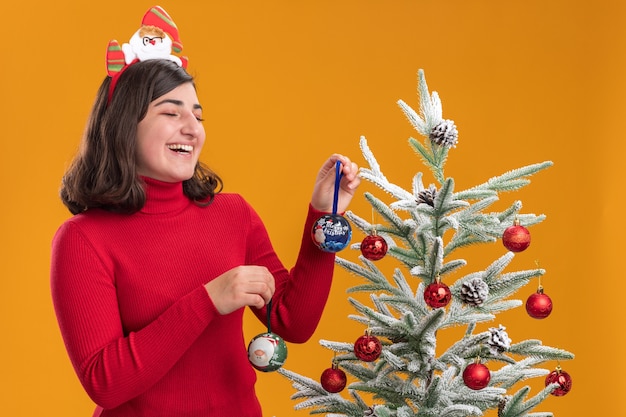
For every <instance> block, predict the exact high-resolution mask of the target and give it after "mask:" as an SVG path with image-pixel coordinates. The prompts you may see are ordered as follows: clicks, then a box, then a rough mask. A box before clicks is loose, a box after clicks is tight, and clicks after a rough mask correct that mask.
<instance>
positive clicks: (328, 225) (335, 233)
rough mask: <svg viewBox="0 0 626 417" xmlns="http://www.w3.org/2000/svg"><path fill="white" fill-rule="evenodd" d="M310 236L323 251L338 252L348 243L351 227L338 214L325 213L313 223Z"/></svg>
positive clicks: (350, 236)
mask: <svg viewBox="0 0 626 417" xmlns="http://www.w3.org/2000/svg"><path fill="white" fill-rule="evenodd" d="M311 237H312V238H313V242H314V243H315V244H316V245H317V247H318V248H320V249H321V250H323V251H324V252H339V251H340V250H342V249H344V248H345V247H346V246H348V243H350V239H351V238H352V228H351V227H350V223H348V221H347V220H346V219H345V218H344V217H343V216H342V215H340V214H326V215H324V216H322V217H320V218H319V219H317V221H316V222H315V223H314V224H313V229H312V230H311Z"/></svg>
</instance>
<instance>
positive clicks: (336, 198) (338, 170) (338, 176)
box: [333, 161, 343, 215]
mask: <svg viewBox="0 0 626 417" xmlns="http://www.w3.org/2000/svg"><path fill="white" fill-rule="evenodd" d="M341 177H343V172H341V161H337V163H336V164H335V194H334V195H333V215H335V214H337V204H338V202H339V184H340V183H341Z"/></svg>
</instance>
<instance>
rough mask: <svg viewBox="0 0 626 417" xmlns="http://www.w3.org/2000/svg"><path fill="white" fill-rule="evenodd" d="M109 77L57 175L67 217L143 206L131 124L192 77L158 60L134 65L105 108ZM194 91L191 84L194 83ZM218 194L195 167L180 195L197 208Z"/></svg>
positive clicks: (208, 175)
mask: <svg viewBox="0 0 626 417" xmlns="http://www.w3.org/2000/svg"><path fill="white" fill-rule="evenodd" d="M110 83H111V78H110V77H106V78H105V79H104V81H103V82H102V84H101V85H100V89H99V90H98V93H97V95H96V100H95V103H94V105H93V108H92V110H91V115H90V116H89V119H88V122H87V128H86V131H85V133H84V135H83V139H82V142H81V145H80V149H79V152H78V155H77V156H76V157H75V158H74V160H73V161H72V163H71V165H70V167H69V168H68V170H67V171H66V173H65V175H64V176H63V180H62V184H61V191H60V195H61V200H62V201H63V204H65V206H66V207H67V208H68V209H69V211H70V212H71V213H72V214H77V213H80V212H83V211H86V210H89V209H90V208H96V207H99V208H102V209H105V210H109V211H115V212H122V213H134V212H136V211H139V210H140V209H141V208H142V207H143V205H144V204H145V201H146V194H145V191H144V184H143V181H142V180H141V178H140V177H139V175H138V174H137V165H136V155H135V152H136V144H137V140H136V138H137V124H138V123H139V122H140V121H141V120H142V119H143V118H144V117H145V115H146V112H147V110H148V105H149V104H150V102H152V101H153V100H155V99H157V98H159V97H161V96H162V95H164V94H166V93H168V92H170V91H172V90H173V89H174V88H176V87H178V86H179V85H181V84H184V83H192V84H193V77H192V76H191V75H189V74H188V73H187V71H185V70H184V69H183V68H181V67H179V66H178V65H177V64H175V63H173V62H171V61H168V60H162V59H153V60H148V61H143V62H137V63H135V64H133V65H130V66H129V67H128V68H126V70H125V71H124V72H123V73H122V74H121V75H120V77H119V80H118V83H117V85H116V86H115V91H114V92H113V96H112V98H111V101H110V103H108V104H107V99H108V93H109V85H110ZM194 86H195V84H194ZM221 189H222V180H221V179H220V178H219V177H218V176H217V174H215V173H214V172H212V171H211V170H210V169H209V168H208V167H206V166H205V165H204V164H202V163H200V162H198V164H197V165H196V169H195V172H194V175H193V177H192V178H190V179H188V180H186V181H183V192H184V194H185V195H186V196H187V197H188V198H189V199H190V200H193V201H195V202H197V203H198V204H201V205H206V204H209V203H210V202H211V201H212V199H213V197H214V195H215V194H216V193H219V192H220V191H221Z"/></svg>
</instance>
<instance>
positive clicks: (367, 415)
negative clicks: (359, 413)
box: [363, 406, 376, 417]
mask: <svg viewBox="0 0 626 417" xmlns="http://www.w3.org/2000/svg"><path fill="white" fill-rule="evenodd" d="M363 416H364V417H376V413H375V412H374V407H373V406H372V407H370V408H368V409H367V410H365V412H364V413H363Z"/></svg>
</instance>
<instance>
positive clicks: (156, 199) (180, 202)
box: [141, 177, 191, 214]
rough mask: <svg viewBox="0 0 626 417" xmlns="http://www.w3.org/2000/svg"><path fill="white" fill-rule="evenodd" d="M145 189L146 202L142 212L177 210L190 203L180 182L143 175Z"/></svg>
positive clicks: (157, 212)
mask: <svg viewBox="0 0 626 417" xmlns="http://www.w3.org/2000/svg"><path fill="white" fill-rule="evenodd" d="M142 179H143V181H144V182H145V184H146V185H145V189H146V204H145V205H144V206H143V208H142V209H141V212H142V213H148V214H159V213H170V212H175V211H179V210H181V209H183V208H185V207H186V206H187V205H189V204H190V203H191V201H190V200H189V198H187V196H186V195H185V194H184V193H183V183H182V182H164V181H159V180H155V179H153V178H147V177H143V178H142Z"/></svg>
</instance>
